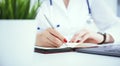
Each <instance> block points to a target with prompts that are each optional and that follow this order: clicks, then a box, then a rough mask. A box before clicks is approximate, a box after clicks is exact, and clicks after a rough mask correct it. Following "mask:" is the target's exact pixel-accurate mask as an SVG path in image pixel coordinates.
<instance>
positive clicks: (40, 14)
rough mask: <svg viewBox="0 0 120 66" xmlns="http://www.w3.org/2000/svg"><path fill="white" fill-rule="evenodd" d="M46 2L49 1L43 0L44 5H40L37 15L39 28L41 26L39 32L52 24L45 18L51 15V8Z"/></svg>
mask: <svg viewBox="0 0 120 66" xmlns="http://www.w3.org/2000/svg"><path fill="white" fill-rule="evenodd" d="M46 3H48V2H47V1H46V0H45V1H42V5H41V6H40V8H39V10H38V14H37V16H36V21H37V23H38V24H37V28H39V30H37V31H38V32H41V31H43V30H45V29H47V28H48V27H50V25H49V24H48V22H47V20H46V19H45V16H44V15H46V16H48V15H49V13H48V12H49V8H48V6H47V5H46Z"/></svg>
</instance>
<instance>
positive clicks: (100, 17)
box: [90, 0, 120, 43]
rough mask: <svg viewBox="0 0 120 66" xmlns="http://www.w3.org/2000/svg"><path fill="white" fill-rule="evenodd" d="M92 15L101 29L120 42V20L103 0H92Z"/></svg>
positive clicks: (116, 41)
mask: <svg viewBox="0 0 120 66" xmlns="http://www.w3.org/2000/svg"><path fill="white" fill-rule="evenodd" d="M90 7H91V11H92V17H93V19H94V21H95V24H96V25H97V27H98V28H99V29H100V31H103V32H106V33H108V34H110V35H112V37H113V38H114V40H115V43H119V42H120V30H119V28H120V20H119V18H118V17H117V16H116V14H115V13H114V12H113V11H112V9H111V8H110V7H109V6H108V5H107V4H106V3H105V2H104V1H103V0H90Z"/></svg>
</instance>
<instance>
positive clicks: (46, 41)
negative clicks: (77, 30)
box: [36, 15, 67, 48]
mask: <svg viewBox="0 0 120 66" xmlns="http://www.w3.org/2000/svg"><path fill="white" fill-rule="evenodd" d="M44 17H45V19H46V20H47V22H48V23H49V25H50V26H51V27H50V28H48V29H46V30H45V31H43V32H41V33H37V38H36V45H37V46H41V47H52V48H53V47H60V46H61V45H63V44H64V43H67V40H66V38H65V37H64V36H63V35H61V34H60V33H59V32H58V31H57V30H55V29H54V26H53V25H52V23H51V22H50V21H49V19H48V18H47V16H46V15H44Z"/></svg>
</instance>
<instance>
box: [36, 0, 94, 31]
mask: <svg viewBox="0 0 120 66" xmlns="http://www.w3.org/2000/svg"><path fill="white" fill-rule="evenodd" d="M86 3H87V6H88V13H89V18H88V19H87V23H88V24H91V23H92V22H93V19H92V12H91V8H90V4H89V0H86ZM49 5H50V12H52V6H53V0H49ZM56 27H60V25H59V24H58V25H56ZM37 29H38V30H39V29H40V28H39V27H38V28H37Z"/></svg>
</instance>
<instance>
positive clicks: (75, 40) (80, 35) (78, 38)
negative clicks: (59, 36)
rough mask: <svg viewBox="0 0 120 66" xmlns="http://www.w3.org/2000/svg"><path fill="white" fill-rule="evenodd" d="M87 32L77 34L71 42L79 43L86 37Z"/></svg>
mask: <svg viewBox="0 0 120 66" xmlns="http://www.w3.org/2000/svg"><path fill="white" fill-rule="evenodd" d="M86 33H87V32H86V31H80V32H79V33H77V34H75V35H74V36H73V38H72V39H71V40H70V42H78V40H79V41H80V40H81V38H82V36H84V35H85V34H86Z"/></svg>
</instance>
